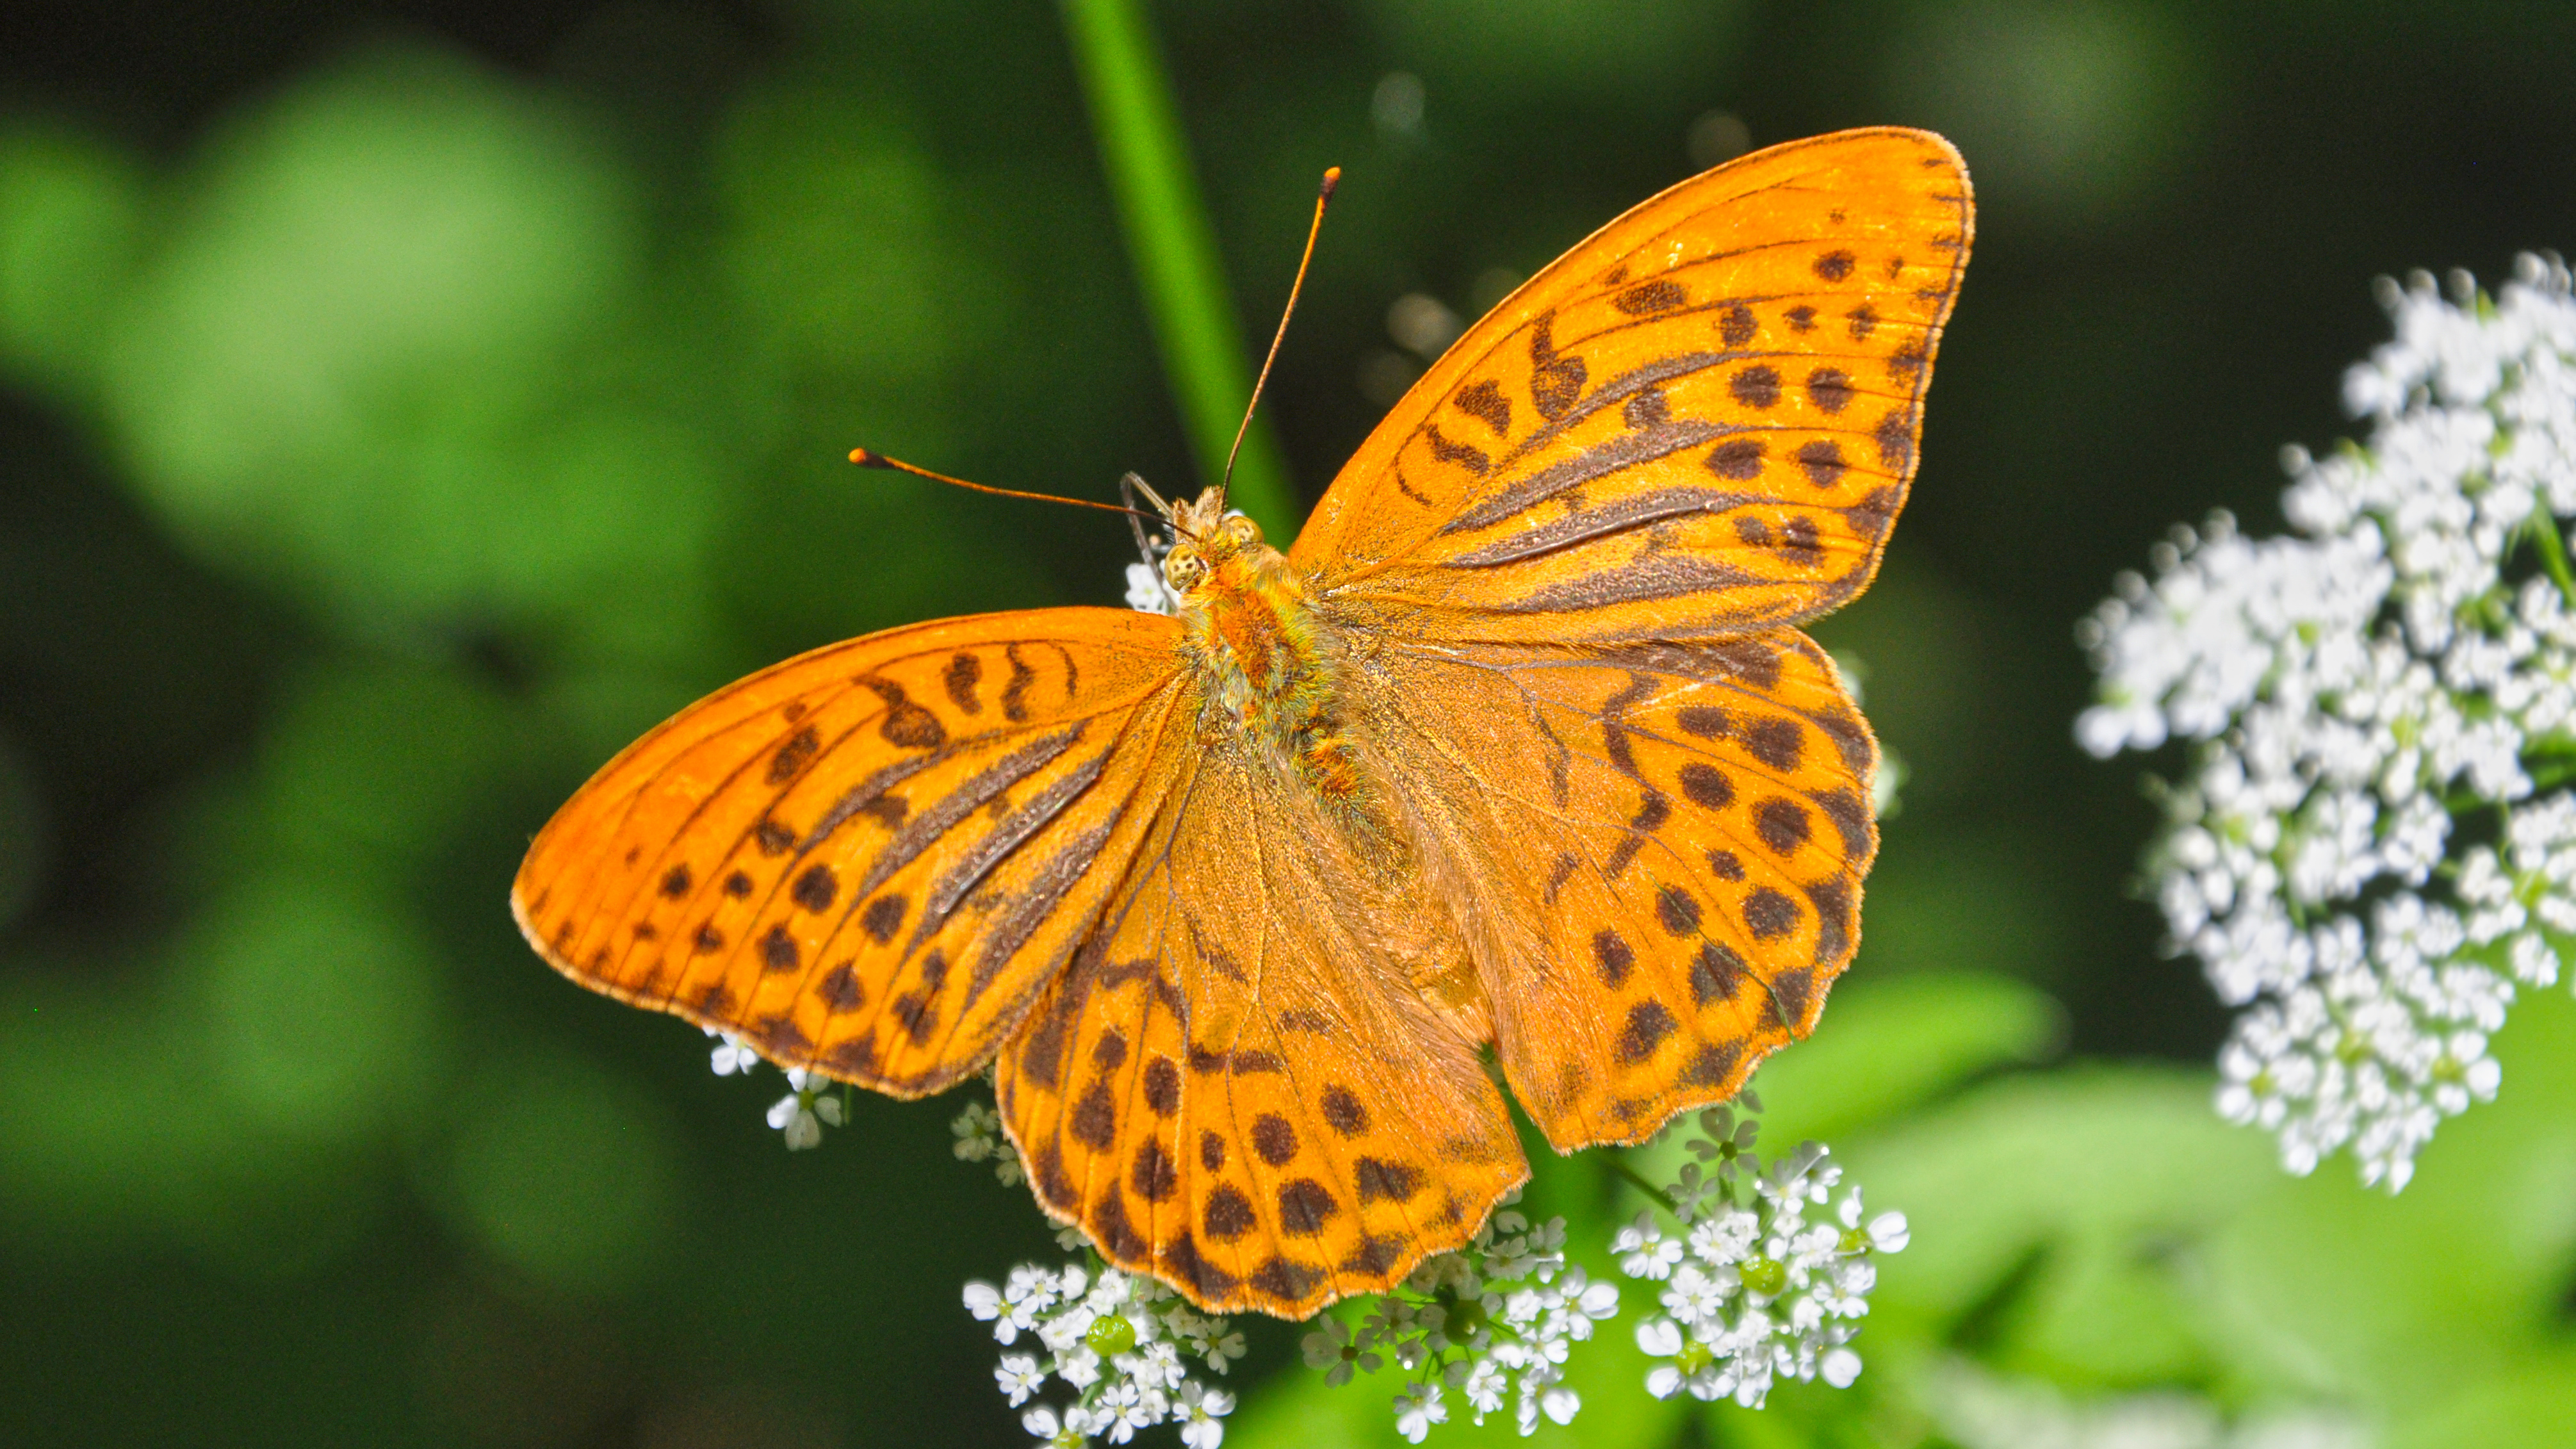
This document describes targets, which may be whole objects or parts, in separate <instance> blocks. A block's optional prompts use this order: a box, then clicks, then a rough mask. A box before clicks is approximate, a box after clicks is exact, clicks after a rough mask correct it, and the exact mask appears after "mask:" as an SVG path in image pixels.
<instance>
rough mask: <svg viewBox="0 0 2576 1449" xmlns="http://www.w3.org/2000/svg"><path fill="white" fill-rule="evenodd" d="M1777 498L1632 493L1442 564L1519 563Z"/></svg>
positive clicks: (1708, 491)
mask: <svg viewBox="0 0 2576 1449" xmlns="http://www.w3.org/2000/svg"><path fill="white" fill-rule="evenodd" d="M1772 501H1773V499H1772V498H1771V497H1770V495H1768V494H1762V493H1721V492H1719V491H1717V490H1716V489H1714V488H1666V489H1661V490H1658V491H1656V492H1653V493H1637V494H1631V495H1630V496H1628V497H1626V498H1620V499H1616V500H1613V501H1612V502H1610V503H1609V504H1607V505H1605V506H1603V507H1600V508H1595V509H1591V510H1588V511H1586V512H1583V513H1572V514H1568V515H1566V516H1565V517H1563V518H1560V519H1558V520H1557V521H1556V522H1554V523H1548V524H1541V525H1540V526H1539V527H1537V528H1533V529H1528V530H1526V531H1524V532H1522V533H1518V534H1515V535H1513V536H1512V537H1510V538H1507V539H1504V540H1503V541H1501V542H1500V543H1489V544H1487V545H1485V546H1484V547H1483V548H1480V549H1474V550H1471V551H1469V552H1467V553H1462V554H1460V555H1458V556H1457V557H1456V558H1453V559H1444V560H1442V561H1441V564H1440V566H1441V567H1442V568H1451V569H1484V568H1492V567H1494V566H1496V565H1498V564H1507V563H1518V562H1520V561H1521V560H1522V559H1526V558H1536V557H1537V556H1538V555H1540V554H1543V553H1554V552H1556V551H1557V550H1558V549H1563V548H1571V547H1573V546H1574V545H1576V544H1578V543H1588V542H1590V541H1592V540H1593V539H1596V538H1604V537H1607V536H1609V535H1611V534H1614V533H1626V532H1628V531H1630V530H1631V529H1637V528H1642V527H1644V526H1645V525H1647V524H1649V523H1655V522H1658V521H1660V520H1662V519H1666V518H1680V517H1684V516H1686V515H1689V514H1693V513H1724V512H1727V511H1728V510H1730V509H1736V508H1742V507H1744V506H1745V505H1747V504H1752V503H1769V502H1772Z"/></svg>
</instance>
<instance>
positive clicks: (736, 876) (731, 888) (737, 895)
mask: <svg viewBox="0 0 2576 1449" xmlns="http://www.w3.org/2000/svg"><path fill="white" fill-rule="evenodd" d="M724 893H725V894H726V895H729V896H731V897H733V898H734V899H735V900H741V899H742V898H743V897H744V896H747V895H750V894H751V877H750V876H749V875H746V874H744V873H743V872H741V871H735V872H734V873H733V874H731V875H728V876H726V877H725V883H724Z"/></svg>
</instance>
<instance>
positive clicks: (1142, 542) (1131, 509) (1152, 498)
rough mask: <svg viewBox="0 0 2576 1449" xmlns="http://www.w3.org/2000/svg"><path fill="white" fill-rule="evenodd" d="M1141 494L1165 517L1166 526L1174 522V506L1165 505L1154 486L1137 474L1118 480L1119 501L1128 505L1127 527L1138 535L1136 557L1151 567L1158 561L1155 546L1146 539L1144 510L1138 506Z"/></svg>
mask: <svg viewBox="0 0 2576 1449" xmlns="http://www.w3.org/2000/svg"><path fill="white" fill-rule="evenodd" d="M1139 493H1142V494H1144V495H1145V501H1146V502H1148V503H1151V504H1153V505H1154V511H1155V512H1156V513H1159V514H1161V515H1163V522H1164V523H1166V524H1168V523H1170V522H1171V521H1172V505H1170V504H1168V503H1165V502H1164V501H1163V496H1162V495H1161V494H1159V493H1156V492H1155V491H1154V489H1153V485H1151V484H1149V483H1147V482H1146V481H1145V480H1144V479H1143V478H1142V477H1141V476H1139V475H1137V474H1134V473H1130V474H1128V475H1126V476H1125V477H1123V478H1121V479H1119V480H1118V501H1119V502H1121V503H1124V504H1126V505H1127V527H1128V528H1129V529H1131V530H1133V531H1134V532H1135V535H1136V556H1137V557H1139V558H1141V559H1143V560H1144V561H1145V562H1146V563H1147V564H1148V565H1151V564H1153V563H1154V562H1155V561H1156V560H1155V558H1154V545H1153V543H1152V542H1151V541H1150V540H1148V539H1147V538H1146V537H1145V513H1144V510H1142V509H1140V508H1138V507H1137V506H1136V495H1137V494H1139Z"/></svg>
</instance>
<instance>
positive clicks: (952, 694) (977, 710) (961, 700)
mask: <svg viewBox="0 0 2576 1449" xmlns="http://www.w3.org/2000/svg"><path fill="white" fill-rule="evenodd" d="M983 678H984V661H983V660H981V659H978V658H976V657H975V656H974V655H972V654H964V653H960V654H953V655H950V656H949V659H948V668H947V669H946V670H944V671H943V672H942V673H941V674H940V676H939V682H940V683H941V684H942V685H944V686H946V687H947V690H948V702H949V703H950V704H953V705H955V706H957V707H958V708H959V709H961V710H963V711H965V712H966V713H968V714H982V713H983V712H984V701H983V700H981V699H979V698H977V697H976V695H975V686H976V685H977V684H978V683H980V682H981V681H982V680H983Z"/></svg>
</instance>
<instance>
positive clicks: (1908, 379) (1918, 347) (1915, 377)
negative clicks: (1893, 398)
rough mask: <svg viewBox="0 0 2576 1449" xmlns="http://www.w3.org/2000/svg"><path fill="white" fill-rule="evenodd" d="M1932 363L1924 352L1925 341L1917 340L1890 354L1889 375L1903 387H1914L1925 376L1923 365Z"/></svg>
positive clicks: (1888, 360) (1888, 362) (1928, 355)
mask: <svg viewBox="0 0 2576 1449" xmlns="http://www.w3.org/2000/svg"><path fill="white" fill-rule="evenodd" d="M1929 361H1931V356H1930V354H1928V353H1926V352H1925V351H1924V350H1923V339H1921V338H1919V337H1918V338H1915V339H1914V340H1912V341H1910V342H1907V343H1906V344H1905V345H1904V346H1902V347H1899V348H1897V349H1896V350H1895V351H1894V352H1892V353H1889V354H1888V358H1887V375H1888V377H1889V378H1890V379H1892V380H1894V381H1895V382H1896V383H1897V384H1898V385H1899V386H1901V387H1912V386H1914V384H1915V383H1916V382H1917V381H1919V380H1920V379H1921V378H1922V376H1923V364H1924V363H1926V362H1929Z"/></svg>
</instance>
